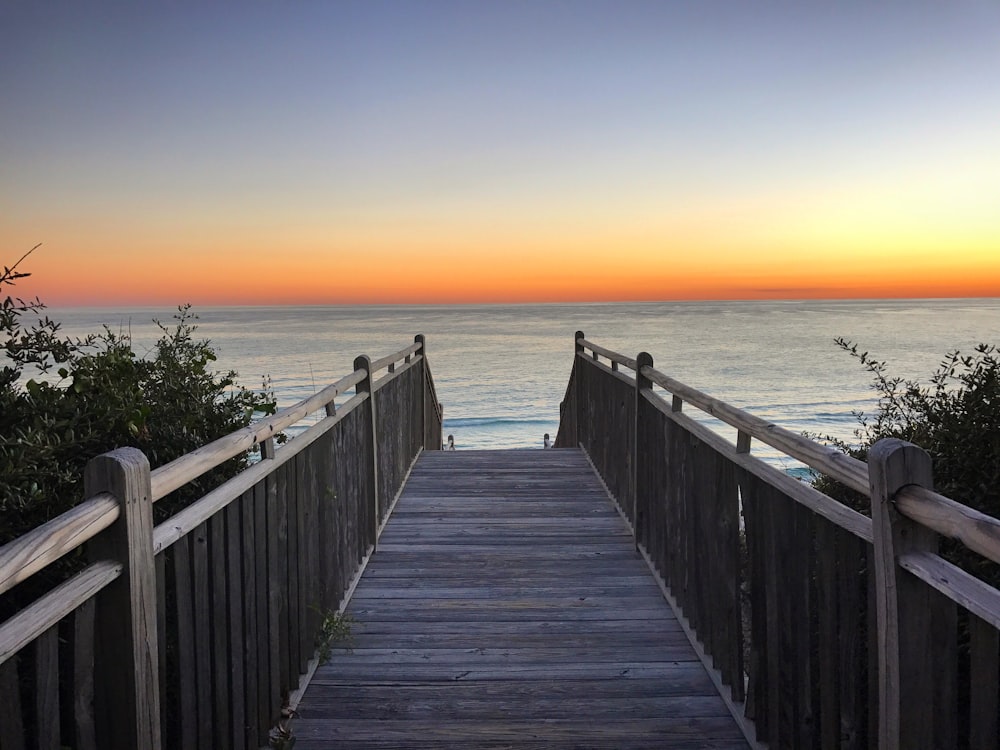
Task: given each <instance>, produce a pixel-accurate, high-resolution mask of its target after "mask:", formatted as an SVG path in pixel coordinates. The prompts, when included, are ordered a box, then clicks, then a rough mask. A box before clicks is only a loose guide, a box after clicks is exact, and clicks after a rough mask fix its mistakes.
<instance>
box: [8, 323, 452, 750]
mask: <svg viewBox="0 0 1000 750" xmlns="http://www.w3.org/2000/svg"><path fill="white" fill-rule="evenodd" d="M383 370H385V371H386V373H385V374H384V375H383V376H382V377H380V378H379V377H376V376H377V374H378V373H379V372H381V371H383ZM352 387H353V388H354V389H355V395H354V396H353V397H350V398H348V399H347V400H346V401H345V402H344V403H342V404H340V405H339V406H338V405H336V404H335V402H334V399H336V398H337V397H338V396H341V395H343V394H345V393H346V392H347V391H348V389H350V388H352ZM317 411H323V412H324V414H325V416H323V418H321V419H320V420H319V421H318V422H317V423H315V424H313V425H311V426H310V427H308V429H306V430H305V431H304V432H302V433H301V434H299V435H298V436H297V437H295V439H293V440H291V441H289V442H288V443H287V444H285V445H282V446H278V447H275V446H274V444H273V438H274V436H275V435H277V434H278V433H279V432H281V431H282V430H284V429H286V428H287V427H289V426H290V425H292V424H295V423H296V422H298V421H300V420H301V419H303V418H304V417H306V416H308V415H310V414H313V413H315V412H317ZM441 413H442V410H441V405H440V404H439V403H438V401H437V396H436V393H435V390H434V383H433V378H432V377H431V373H430V369H429V367H428V365H427V359H426V348H425V343H424V338H423V336H417V337H416V338H415V340H414V343H413V344H412V345H410V346H407V347H405V348H404V349H401V350H400V351H398V352H395V353H394V354H391V355H389V356H387V357H383V358H381V359H378V360H375V361H374V362H371V361H370V360H368V359H367V358H359V359H358V360H357V361H356V362H355V370H354V372H352V373H350V374H348V375H346V376H345V377H343V378H341V379H340V380H339V381H337V382H336V383H334V384H332V385H330V386H328V387H327V388H325V389H323V390H322V391H320V392H319V393H317V394H315V395H313V396H311V397H310V398H308V399H305V400H304V401H302V402H300V403H298V404H295V405H294V406H291V407H289V408H287V409H283V410H281V411H279V412H278V413H277V414H275V415H272V416H270V417H268V418H266V419H264V420H262V421H260V422H258V423H255V424H253V425H251V426H250V427H247V428H245V429H243V430H239V431H237V432H235V433H233V434H231V435H228V436H226V437H224V438H221V439H219V440H216V441H215V442H213V443H210V444H209V445H206V446H203V447H202V448H199V449H198V450H196V451H193V452H192V453H190V454H188V455H186V456H183V457H181V458H179V459H177V460H176V461H173V462H171V463H169V464H167V465H165V466H162V467H159V468H158V469H156V470H154V471H152V472H151V471H150V470H149V466H148V463H146V461H145V458H144V457H143V456H142V454H141V453H139V452H138V451H136V450H134V449H124V450H121V451H115V452H112V453H110V454H106V455H104V456H101V457H97V458H95V459H94V461H92V462H91V464H90V465H89V466H88V469H87V490H88V492H87V494H88V495H89V496H90V497H89V499H87V500H86V501H84V502H83V503H81V504H80V505H79V506H77V507H76V508H74V509H72V510H71V511H69V512H67V513H65V514H63V515H62V516H60V517H59V518H56V519H53V520H52V521H50V522H48V523H46V524H45V525H43V526H41V527H39V528H38V529H35V530H34V531H33V532H31V533H29V534H27V535H25V536H24V537H21V538H20V539H17V540H15V541H14V542H11V543H10V544H8V545H5V546H4V547H2V548H0V594H2V593H3V592H5V591H8V590H9V589H11V588H12V587H13V586H15V585H17V584H18V583H21V582H22V581H24V580H25V579H27V578H28V577H30V576H31V575H32V574H34V573H37V572H38V571H40V570H42V569H43V568H44V567H46V566H47V565H51V564H52V563H53V562H55V561H57V560H58V559H60V558H61V557H63V556H65V555H67V554H71V553H74V551H76V550H79V549H80V548H81V546H83V547H85V556H86V557H87V558H88V559H89V560H90V564H89V565H86V566H85V567H84V568H83V570H81V571H80V572H79V573H77V574H75V575H73V576H72V577H70V578H69V579H68V580H66V581H65V582H64V583H62V584H60V585H59V586H57V587H56V588H54V589H53V590H51V591H49V592H48V593H47V594H45V595H43V596H41V597H40V598H39V599H38V600H36V601H35V602H34V603H33V604H31V605H30V606H28V607H26V608H24V609H22V610H21V611H19V612H18V613H17V614H15V615H14V616H13V617H11V618H10V619H8V620H7V621H6V622H4V623H3V624H0V706H3V709H2V710H0V748H4V750H6V749H7V748H8V747H11V748H26V747H38V748H45V749H46V750H47V749H48V748H52V749H53V750H58V748H61V747H73V748H77V749H78V750H86V749H87V748H98V747H100V748H112V749H117V748H123V749H124V748H129V749H130V750H131V749H133V748H141V749H142V750H146V749H147V748H159V747H170V748H173V747H183V748H232V749H233V750H236V749H237V748H247V749H249V748H258V747H262V746H266V745H267V744H268V737H267V735H268V731H269V730H270V729H271V727H273V726H274V724H275V719H276V717H277V716H278V714H279V711H280V709H281V707H282V704H283V702H285V701H287V700H288V697H289V694H290V693H294V691H296V690H298V689H299V687H300V680H302V679H303V678H304V677H305V676H306V675H308V673H309V670H310V669H311V668H312V667H314V665H315V661H314V660H313V656H314V649H315V639H316V636H317V634H318V632H319V630H320V626H321V621H322V619H323V618H324V617H326V616H329V615H330V614H331V613H335V612H337V611H339V610H340V609H342V607H343V606H344V605H345V604H346V598H345V597H346V596H348V594H349V591H350V587H351V584H352V581H353V580H354V579H355V578H356V576H357V575H358V574H359V572H360V570H362V569H363V566H364V564H365V561H366V559H367V556H368V555H369V554H370V553H371V551H372V550H373V549H374V547H375V544H376V543H377V538H378V534H379V531H380V526H381V525H382V524H384V522H385V520H386V518H387V515H388V513H389V512H390V511H391V507H392V503H393V500H394V498H395V497H396V495H397V493H398V492H399V491H400V489H401V487H402V484H403V482H404V481H405V478H406V474H407V471H408V470H409V467H410V466H411V465H412V463H413V461H414V460H415V459H416V457H417V455H418V454H419V453H420V451H421V450H424V449H438V448H440V447H441ZM258 444H259V445H260V446H261V448H262V455H263V458H262V460H260V461H259V462H257V463H255V464H253V465H251V466H250V467H249V468H247V469H246V470H244V471H243V472H241V473H240V474H238V475H236V476H234V477H232V478H231V479H229V480H227V481H225V482H223V483H222V484H221V485H219V486H218V487H216V488H214V489H212V490H211V491H210V492H208V493H207V494H205V495H204V496H202V497H201V498H200V499H198V500H196V501H194V502H192V503H191V504H189V505H187V506H186V507H185V508H184V509H183V510H180V511H179V512H177V513H175V514H174V515H173V516H171V517H170V518H168V519H167V520H165V521H163V522H161V523H159V524H158V525H156V526H155V528H154V527H153V525H152V523H151V519H152V504H153V502H154V501H156V500H158V499H160V498H162V497H163V496H165V495H166V494H168V493H170V492H173V491H174V490H176V489H178V488H180V487H183V486H184V485H186V484H187V483H189V482H191V481H192V480H194V479H195V478H197V477H199V476H201V475H203V474H204V473H206V472H207V471H210V470H211V469H213V468H215V467H216V466H218V465H220V464H221V463H223V462H224V461H226V460H228V459H230V458H232V457H233V456H236V455H238V454H239V453H241V452H244V451H246V450H248V449H249V448H252V447H253V446H255V445H258ZM77 554H79V553H77Z"/></svg>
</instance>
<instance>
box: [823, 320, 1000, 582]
mask: <svg viewBox="0 0 1000 750" xmlns="http://www.w3.org/2000/svg"><path fill="white" fill-rule="evenodd" d="M836 341H837V345H838V346H840V348H841V349H843V350H844V351H846V352H847V353H848V354H850V355H851V356H852V357H854V358H855V359H857V360H858V361H859V362H860V363H861V365H862V366H864V367H865V368H866V369H867V370H868V372H869V373H870V374H871V376H872V383H871V387H872V388H873V389H874V390H875V391H876V392H877V393H878V403H877V405H876V409H875V411H874V413H873V414H871V415H867V414H864V413H861V412H858V413H856V416H857V418H858V422H859V427H858V429H857V430H856V431H855V436H856V437H857V439H858V443H857V444H856V445H853V446H849V445H846V444H844V443H843V442H840V441H833V442H834V443H837V444H838V445H839V446H840V447H841V448H842V449H843V450H845V451H846V452H848V453H850V454H851V455H853V456H854V457H856V458H859V459H861V460H866V459H867V455H868V449H869V448H870V447H871V446H872V445H874V444H875V443H876V442H878V441H879V440H881V439H882V438H889V437H894V438H899V439H901V440H907V441H909V442H911V443H914V444H916V445H919V446H920V447H921V448H923V449H924V450H926V451H927V452H928V453H929V454H930V456H931V460H932V462H933V469H934V485H935V487H934V488H935V489H936V490H937V491H938V492H940V493H941V494H943V495H947V496H948V497H950V498H953V499H954V500H956V501H958V502H960V503H962V504H964V505H968V506H970V507H972V508H975V509H977V510H979V511H981V512H983V513H986V514H988V515H991V516H994V517H1000V353H998V351H997V348H996V347H995V346H993V345H989V344H979V345H978V346H976V347H975V352H974V354H972V355H962V354H961V353H960V352H958V351H954V352H950V353H949V354H948V355H947V356H946V357H945V358H944V359H943V360H942V362H941V364H940V365H939V366H938V368H937V370H935V372H934V373H933V374H932V375H931V378H930V381H929V382H928V383H926V384H922V383H920V382H917V381H914V380H908V379H904V378H900V377H894V376H891V375H890V374H889V369H888V366H887V365H886V363H885V362H882V361H879V360H877V359H874V358H872V357H871V356H870V355H869V354H868V352H858V347H857V345H856V344H853V343H851V342H849V341H846V340H844V339H837V340H836ZM816 487H817V489H819V490H821V491H822V492H825V493H826V494H828V495H830V496H831V497H835V498H837V499H838V500H841V501H842V502H845V503H846V504H848V505H850V506H851V507H853V508H854V509H855V510H858V511H860V512H862V513H865V514H870V507H869V506H870V502H869V500H868V498H867V497H864V496H862V495H859V494H858V493H856V492H852V491H850V490H848V489H847V488H846V487H844V486H843V485H840V484H839V483H837V482H835V481H833V480H832V479H830V478H829V477H826V476H820V477H818V478H817V480H816ZM942 552H943V554H944V555H945V556H946V557H948V558H950V559H951V560H952V561H953V562H956V563H957V564H959V565H961V566H962V567H964V568H966V569H967V570H970V571H971V572H973V573H976V574H977V575H979V576H981V577H983V578H985V579H986V580H988V581H989V582H990V583H992V584H993V585H994V586H1000V571H998V570H997V566H995V565H993V564H992V563H990V562H988V561H986V560H983V559H982V558H980V557H979V556H978V555H975V554H974V553H971V552H969V551H968V550H966V549H964V547H961V545H959V544H957V543H954V542H950V541H946V542H945V543H944V545H943V548H942Z"/></svg>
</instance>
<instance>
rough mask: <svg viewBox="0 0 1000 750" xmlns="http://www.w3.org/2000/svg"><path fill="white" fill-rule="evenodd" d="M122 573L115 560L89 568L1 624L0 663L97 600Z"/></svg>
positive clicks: (119, 565) (92, 565)
mask: <svg viewBox="0 0 1000 750" xmlns="http://www.w3.org/2000/svg"><path fill="white" fill-rule="evenodd" d="M121 573H122V565H121V563H116V562H113V561H111V560H103V561H101V562H96V563H93V564H91V565H88V566H87V567H86V568H84V569H83V570H81V571H80V572H79V573H77V574H76V575H75V576H73V577H72V578H70V579H68V580H66V581H64V582H63V583H61V584H59V585H58V586H56V587H55V588H54V589H52V590H51V591H49V592H48V593H47V594H45V595H44V596H42V597H40V598H39V599H38V600H36V601H35V602H33V603H32V604H30V605H29V606H27V607H25V608H24V609H22V610H21V611H20V612H18V613H17V614H16V615H14V616H13V617H11V618H10V619H9V620H7V621H6V622H4V623H0V664H3V663H4V662H5V661H7V659H9V658H10V657H11V656H13V655H14V654H16V653H17V652H18V651H20V650H21V649H22V648H24V647H25V646H26V645H28V644H29V643H31V641H32V640H34V639H35V638H37V637H38V634H39V633H43V632H45V631H46V630H48V629H49V628H51V627H52V626H53V625H55V624H56V623H58V622H59V621H60V620H62V619H63V618H64V617H66V616H67V615H69V614H70V613H71V612H72V611H73V610H75V609H76V608H77V607H79V606H80V605H81V604H82V603H83V602H85V601H87V600H88V599H91V598H93V597H94V596H95V595H96V594H97V593H98V592H99V591H100V590H101V589H103V588H104V587H105V586H107V585H108V584H109V583H111V582H112V581H114V580H115V579H116V578H118V577H119V576H120V575H121Z"/></svg>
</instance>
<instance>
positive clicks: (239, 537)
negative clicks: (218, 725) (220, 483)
mask: <svg viewBox="0 0 1000 750" xmlns="http://www.w3.org/2000/svg"><path fill="white" fill-rule="evenodd" d="M243 509H244V503H243V502H242V498H241V500H240V501H237V502H235V503H233V504H232V505H230V506H228V507H227V508H226V510H225V511H224V512H223V517H224V520H225V524H226V534H225V536H226V558H225V569H226V581H227V591H226V596H227V599H226V601H227V603H228V611H227V613H226V614H227V623H226V624H227V632H226V641H227V646H228V658H229V663H228V680H226V681H225V682H226V688H227V693H228V697H229V710H230V714H229V718H230V726H229V732H230V735H229V736H230V738H231V739H229V740H227V744H229V745H231V746H232V747H233V748H235V749H236V750H239V748H243V747H245V745H244V742H245V738H244V733H245V727H246V712H245V708H246V707H245V700H244V699H245V696H246V693H247V688H246V682H245V680H246V647H245V644H244V641H243V638H244V629H245V623H246V619H248V618H247V614H248V613H247V614H245V613H244V606H243V605H244V599H243V596H244V591H243V566H242V559H243V556H244V554H245V553H244V550H243V546H242V541H243V519H242V513H243Z"/></svg>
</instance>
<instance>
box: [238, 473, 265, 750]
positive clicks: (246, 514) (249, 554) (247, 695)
mask: <svg viewBox="0 0 1000 750" xmlns="http://www.w3.org/2000/svg"><path fill="white" fill-rule="evenodd" d="M256 494H257V493H256V491H255V490H249V491H248V492H245V493H244V494H243V497H242V498H240V508H241V521H242V529H241V531H242V537H241V539H240V558H241V560H242V564H243V618H242V620H241V621H242V623H243V643H244V649H243V653H244V662H243V664H244V680H245V691H244V701H243V705H244V726H245V729H244V735H243V736H244V741H243V744H242V745H241V747H255V746H259V743H260V740H259V738H258V736H257V732H258V720H259V717H258V715H257V711H258V691H259V687H260V684H261V683H262V682H263V681H264V678H263V677H262V675H263V674H265V672H263V671H262V670H261V669H260V668H259V664H258V661H257V660H258V657H259V645H258V644H259V637H258V632H257V619H258V612H257V607H258V606H259V605H258V597H259V591H258V588H259V587H258V582H257V568H258V558H262V557H263V554H259V553H258V551H257V548H256V546H255V544H256V534H255V523H256ZM265 609H266V608H265Z"/></svg>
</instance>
